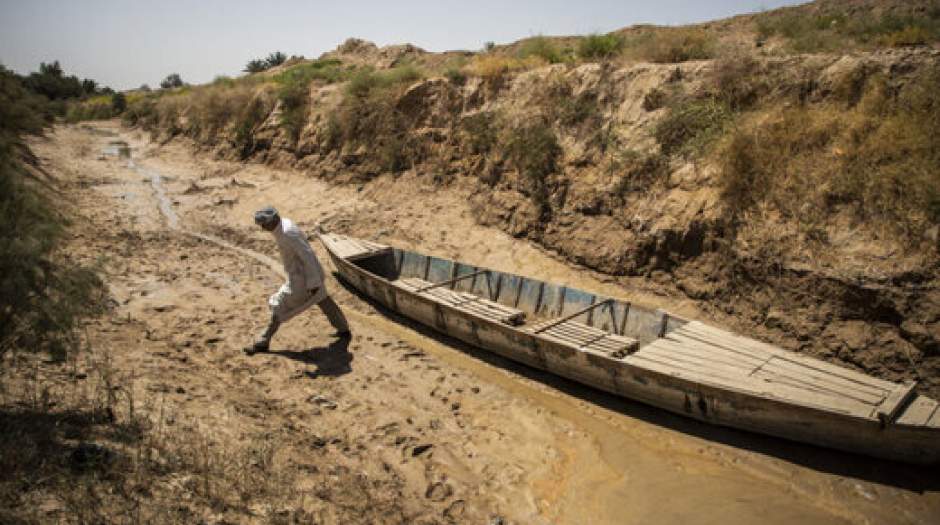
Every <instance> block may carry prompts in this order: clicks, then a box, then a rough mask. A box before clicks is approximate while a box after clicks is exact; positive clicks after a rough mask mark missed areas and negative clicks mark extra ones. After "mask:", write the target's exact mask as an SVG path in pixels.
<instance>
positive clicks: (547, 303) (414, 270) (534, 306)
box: [353, 248, 686, 346]
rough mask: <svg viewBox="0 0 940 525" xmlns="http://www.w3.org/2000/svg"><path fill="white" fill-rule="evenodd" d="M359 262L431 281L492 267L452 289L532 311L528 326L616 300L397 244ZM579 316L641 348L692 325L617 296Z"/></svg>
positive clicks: (395, 275)
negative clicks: (410, 249)
mask: <svg viewBox="0 0 940 525" xmlns="http://www.w3.org/2000/svg"><path fill="white" fill-rule="evenodd" d="M353 264H356V265H357V266H359V267H361V268H363V269H364V270H366V271H368V272H370V273H373V274H375V275H377V276H379V277H382V278H384V279H387V280H388V281H395V280H397V279H405V278H409V277H416V278H419V279H424V280H426V281H429V282H431V283H440V282H444V281H447V280H450V279H454V278H456V277H460V276H461V275H467V274H472V273H474V272H477V271H480V270H487V271H488V272H487V273H483V274H479V275H475V276H473V277H469V278H467V279H463V280H459V281H457V282H455V283H451V284H449V285H446V287H447V288H448V289H451V290H455V291H459V292H467V293H472V294H474V295H478V296H480V297H482V298H485V299H489V300H491V301H495V302H498V303H500V304H503V305H505V306H509V307H512V308H516V309H519V310H522V311H524V312H526V318H527V322H526V324H533V323H535V322H539V321H542V320H547V319H554V318H561V317H565V316H568V315H571V314H573V313H575V312H577V311H579V310H581V309H583V308H585V307H587V306H590V305H592V304H595V303H598V302H601V301H606V300H608V299H611V298H608V297H606V296H602V295H598V294H594V293H591V292H586V291H583V290H580V289H577V288H572V287H569V286H565V285H559V284H554V283H549V282H545V281H540V280H537V279H533V278H531V277H524V276H520V275H515V274H511V273H507V272H500V271H497V270H490V269H488V268H483V267H479V266H473V265H470V264H465V263H461V262H458V261H452V260H450V259H442V258H440V257H434V256H431V255H423V254H420V253H416V252H412V251H408V250H401V249H398V248H394V249H393V250H392V252H391V253H384V254H381V255H378V256H375V257H370V258H366V259H360V260H357V261H354V262H353ZM573 320H574V321H577V322H580V323H584V324H587V325H589V326H593V327H596V328H599V329H601V330H604V331H607V332H610V333H613V334H617V335H625V336H628V337H633V338H635V339H637V340H638V341H639V342H640V345H641V346H642V345H645V344H647V343H649V342H651V341H653V340H655V339H657V338H658V337H661V336H662V335H664V334H665V333H667V332H670V331H672V330H674V329H676V328H678V327H680V326H682V325H683V324H685V323H686V321H685V320H684V319H681V318H678V317H675V316H672V315H670V314H669V313H667V312H665V311H663V310H658V309H653V308H648V307H644V306H641V305H637V304H632V303H630V302H629V301H624V300H620V299H616V298H613V300H611V301H610V302H609V303H607V304H604V305H602V306H598V307H597V308H594V309H591V310H589V311H588V312H586V313H583V314H580V315H578V316H577V317H575V318H574V319H573Z"/></svg>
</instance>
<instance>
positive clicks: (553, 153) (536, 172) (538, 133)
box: [501, 120, 561, 206]
mask: <svg viewBox="0 0 940 525" xmlns="http://www.w3.org/2000/svg"><path fill="white" fill-rule="evenodd" d="M501 142H502V148H503V150H504V151H505V153H506V159H507V160H508V161H509V164H510V166H512V167H513V168H514V169H515V170H516V171H517V172H518V173H519V175H521V176H522V178H523V180H525V181H527V182H528V186H529V190H530V192H531V195H532V197H533V199H534V200H535V202H536V203H537V204H539V205H542V206H544V205H546V204H547V200H548V187H547V184H546V182H547V180H546V179H547V178H548V176H549V175H551V174H552V173H554V172H555V171H556V169H557V168H558V157H559V155H561V146H559V145H558V139H557V137H556V136H555V132H554V131H553V130H552V128H551V126H549V125H548V123H546V122H542V121H539V120H535V121H531V122H525V123H522V124H521V125H518V126H515V127H511V128H509V129H508V130H506V132H505V134H504V136H503V137H502V141H501Z"/></svg>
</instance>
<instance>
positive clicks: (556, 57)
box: [519, 35, 562, 64]
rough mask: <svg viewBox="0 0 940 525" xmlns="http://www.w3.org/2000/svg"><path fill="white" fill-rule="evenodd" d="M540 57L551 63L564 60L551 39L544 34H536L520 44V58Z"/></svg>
mask: <svg viewBox="0 0 940 525" xmlns="http://www.w3.org/2000/svg"><path fill="white" fill-rule="evenodd" d="M529 57H538V58H541V59H542V60H544V61H546V62H548V63H549V64H557V63H559V62H561V61H562V54H561V52H560V51H559V50H558V46H556V45H555V43H554V42H552V41H551V40H550V39H548V38H547V37H544V36H541V35H539V36H534V37H532V38H529V39H527V40H525V41H524V42H522V45H520V46H519V58H529Z"/></svg>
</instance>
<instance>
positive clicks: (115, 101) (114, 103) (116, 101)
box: [111, 92, 127, 115]
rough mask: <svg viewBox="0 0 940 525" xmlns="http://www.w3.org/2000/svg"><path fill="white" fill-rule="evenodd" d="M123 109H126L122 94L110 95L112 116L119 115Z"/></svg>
mask: <svg viewBox="0 0 940 525" xmlns="http://www.w3.org/2000/svg"><path fill="white" fill-rule="evenodd" d="M125 109H127V97H125V96H124V93H120V92H118V93H114V94H113V95H111V112H112V113H113V114H114V115H120V114H121V113H124V110H125Z"/></svg>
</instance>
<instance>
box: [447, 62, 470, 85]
mask: <svg viewBox="0 0 940 525" xmlns="http://www.w3.org/2000/svg"><path fill="white" fill-rule="evenodd" d="M444 77H445V78H447V80H449V81H450V82H451V84H454V85H456V86H462V85H464V84H466V83H467V74H466V73H465V72H464V70H463V68H460V67H451V68H448V69H447V70H446V71H444Z"/></svg>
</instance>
